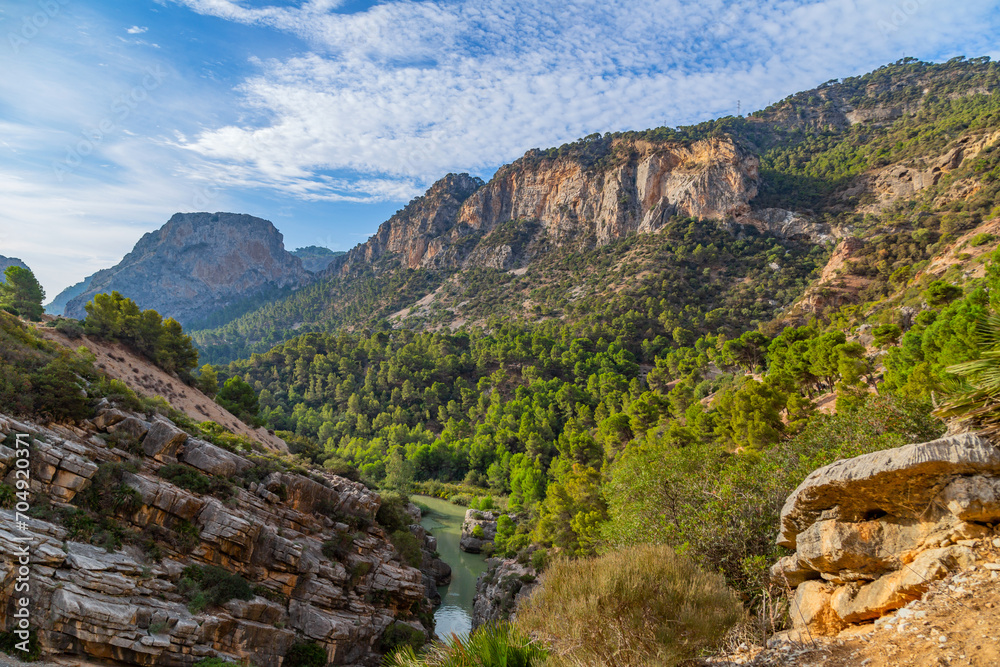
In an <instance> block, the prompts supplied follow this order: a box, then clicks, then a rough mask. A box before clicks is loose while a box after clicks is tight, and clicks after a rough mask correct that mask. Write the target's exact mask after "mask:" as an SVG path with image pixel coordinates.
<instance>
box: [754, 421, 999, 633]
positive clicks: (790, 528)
mask: <svg viewBox="0 0 1000 667" xmlns="http://www.w3.org/2000/svg"><path fill="white" fill-rule="evenodd" d="M996 522H1000V448H997V447H996V446H995V445H993V444H992V443H989V442H987V441H985V440H982V439H980V438H978V437H976V436H974V435H959V436H952V437H948V438H943V439H941V440H935V441H933V442H927V443H922V444H916V445H907V446H905V447H899V448H897V449H891V450H886V451H882V452H875V453H872V454H867V455H864V456H859V457H856V458H853V459H847V460H843V461H837V462H836V463H833V464H831V465H828V466H825V467H823V468H820V469H819V470H816V471H814V472H813V473H812V474H810V475H809V477H807V478H806V479H805V481H803V482H802V484H801V485H799V487H798V488H797V489H796V490H795V491H794V492H793V493H792V495H791V496H789V498H788V500H787V501H786V503H785V506H784V508H783V509H782V512H781V533H780V535H779V538H778V543H779V544H782V545H783V546H786V547H789V548H792V549H795V553H794V554H793V555H791V556H786V557H784V558H782V559H781V560H780V561H779V562H778V563H777V564H776V565H775V566H774V567H773V568H772V570H771V575H772V579H773V580H774V581H775V583H777V584H779V585H781V586H786V585H787V586H788V587H790V588H795V589H796V591H795V596H794V599H793V604H792V609H791V618H792V621H793V623H794V624H795V625H796V627H799V628H808V629H809V630H810V631H812V632H815V633H819V634H833V633H836V632H838V631H839V630H841V629H842V628H844V627H845V626H846V625H847V624H850V623H857V622H861V621H867V620H871V619H875V618H879V617H880V616H882V615H884V614H886V613H888V612H890V611H893V610H895V609H899V608H901V607H903V606H904V605H906V604H907V603H908V602H910V601H911V600H915V599H917V598H919V597H920V596H921V595H922V594H923V592H924V591H925V590H927V587H928V586H929V585H930V584H931V583H932V582H933V581H935V580H937V579H940V578H942V577H944V576H946V575H947V574H948V573H949V572H954V571H956V570H962V569H966V568H968V567H969V566H971V565H973V564H974V563H975V555H974V552H973V550H972V547H974V546H976V544H977V540H978V539H980V538H982V537H984V536H986V535H988V534H989V531H990V527H989V524H994V523H996Z"/></svg>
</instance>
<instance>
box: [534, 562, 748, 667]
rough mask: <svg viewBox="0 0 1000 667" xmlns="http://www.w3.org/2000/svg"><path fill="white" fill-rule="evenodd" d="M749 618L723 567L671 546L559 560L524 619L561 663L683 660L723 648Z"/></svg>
mask: <svg viewBox="0 0 1000 667" xmlns="http://www.w3.org/2000/svg"><path fill="white" fill-rule="evenodd" d="M742 618H743V609H742V605H741V604H740V601H739V598H738V597H737V596H736V594H735V593H734V592H733V591H732V590H730V589H729V588H728V587H727V586H726V582H725V579H724V578H723V577H722V576H721V575H719V574H716V573H709V572H705V571H704V570H701V569H699V568H698V566H697V565H695V563H694V561H692V560H690V559H688V558H685V557H683V556H679V555H677V554H676V553H674V551H673V550H672V549H670V548H669V547H666V546H653V545H643V546H638V547H631V548H628V549H624V550H622V551H617V552H613V553H610V554H607V555H604V556H600V557H597V558H593V559H590V560H577V561H567V560H560V561H556V562H554V563H552V564H551V565H550V566H549V569H548V571H547V573H546V575H545V585H544V586H542V587H541V588H540V589H539V590H538V591H536V592H535V593H534V594H533V595H532V596H531V597H530V598H529V599H528V600H527V601H526V602H525V603H524V604H522V606H521V608H520V609H519V610H518V614H517V626H518V628H520V629H521V630H522V631H524V632H527V633H529V634H532V635H533V636H536V637H540V638H542V639H543V640H544V641H546V642H547V643H549V644H550V645H551V647H552V652H553V656H552V664H554V665H584V664H585V665H621V666H623V667H627V666H631V665H636V666H639V665H650V664H656V665H676V664H678V663H679V662H680V661H682V660H688V659H692V658H695V657H697V656H698V654H699V653H701V652H702V651H703V650H706V649H711V648H713V647H715V646H716V645H717V644H718V643H719V642H720V641H721V640H722V638H723V636H724V635H725V633H726V631H727V630H728V629H729V628H730V627H732V626H733V625H735V624H736V623H737V622H738V621H740V620H741V619H742Z"/></svg>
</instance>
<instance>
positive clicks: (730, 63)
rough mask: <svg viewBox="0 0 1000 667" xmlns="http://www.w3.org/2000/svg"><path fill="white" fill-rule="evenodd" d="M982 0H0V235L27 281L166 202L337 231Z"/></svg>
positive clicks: (91, 260) (291, 230) (983, 13)
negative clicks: (453, 175)
mask: <svg viewBox="0 0 1000 667" xmlns="http://www.w3.org/2000/svg"><path fill="white" fill-rule="evenodd" d="M998 4H1000V2H997V1H992V2H988V1H985V0H964V1H963V2H961V3H957V2H954V1H953V0H814V1H806V0H776V1H771V2H748V1H739V0H736V1H732V2H722V1H720V0H645V1H644V0H594V1H591V0H504V1H503V2H497V1H495V0H420V1H414V0H384V1H379V2H376V1H371V0H309V1H304V2H303V1H298V0H263V1H257V0H128V1H127V2H126V1H124V0H0V255H6V256H13V257H19V258H21V259H23V260H24V261H25V262H26V263H27V264H28V265H29V266H30V267H31V268H32V269H33V270H34V271H35V273H36V275H37V276H38V278H39V280H40V281H41V283H42V285H43V286H44V288H45V290H46V292H47V294H48V297H49V298H51V297H54V296H55V295H56V294H57V293H58V292H59V291H61V290H62V289H63V288H65V287H66V286H68V285H71V284H73V283H75V282H77V281H79V280H82V279H83V278H84V277H85V276H87V275H89V274H91V273H93V272H95V271H97V270H99V269H102V268H106V267H109V266H112V265H114V264H116V263H117V262H118V261H119V260H120V259H121V258H122V257H123V256H124V255H125V254H126V253H127V252H128V251H129V250H131V248H132V246H133V245H134V244H135V242H136V241H137V240H138V239H139V238H140V237H141V236H142V235H143V234H144V233H146V232H149V231H152V230H154V229H156V228H158V227H160V226H161V225H163V224H164V223H165V222H166V221H167V220H168V219H169V218H170V216H171V215H172V214H173V213H175V212H178V211H183V212H188V211H230V212H237V213H249V214H251V215H256V216H259V217H262V218H266V219H268V220H271V221H272V222H273V223H274V224H275V226H276V227H277V228H278V229H279V230H280V231H281V232H282V233H283V234H284V237H285V246H286V247H287V248H289V249H293V248H297V247H301V246H306V245H321V246H326V247H329V248H331V249H333V250H346V249H348V248H351V247H353V246H354V245H356V244H357V243H360V242H362V241H364V240H365V239H366V238H367V237H368V236H369V235H370V234H372V233H373V232H374V231H375V230H376V229H377V227H378V225H379V223H381V222H382V221H384V220H385V219H386V218H388V217H389V216H390V215H392V213H393V212H395V211H396V210H398V209H400V208H402V207H403V206H404V205H405V204H406V202H408V201H409V200H410V199H411V198H413V197H415V196H417V195H419V194H421V193H422V192H423V191H424V190H425V189H426V188H427V187H428V186H430V185H431V184H432V183H433V182H434V181H436V180H437V179H439V178H441V177H442V176H444V175H445V174H447V173H448V172H469V173H472V174H474V175H478V176H481V177H483V178H485V179H488V178H489V177H490V176H491V175H492V174H493V173H494V172H495V171H496V169H497V168H498V167H499V166H500V165H502V164H504V163H506V162H509V161H511V160H513V159H516V158H517V157H519V156H520V155H522V154H523V153H524V152H525V151H526V150H528V149H531V148H535V147H538V148H544V147H549V146H558V145H560V144H562V143H565V142H567V141H573V140H575V139H577V138H579V137H583V136H586V135H588V134H591V133H593V132H607V131H617V130H627V129H645V128H648V127H656V126H660V125H669V126H677V125H686V124H691V123H695V122H699V121H703V120H708V119H711V118H717V117H720V116H726V115H731V114H735V113H736V110H737V104H739V105H740V108H741V109H742V111H743V112H744V113H747V112H750V111H753V110H755V109H760V108H763V107H766V106H767V105H768V104H770V103H772V102H776V101H778V100H781V99H783V98H784V97H786V96H788V95H789V94H791V93H794V92H796V91H799V90H805V89H809V88H812V87H814V86H816V85H818V84H820V83H822V82H825V81H828V80H830V79H834V78H843V77H847V76H854V75H858V74H862V73H864V72H867V71H870V70H872V69H875V68H877V67H879V66H881V65H884V64H886V63H889V62H893V61H895V60H898V59H899V58H901V57H903V56H911V57H916V58H920V59H922V60H931V61H941V60H947V59H949V58H951V57H953V56H958V55H965V56H968V57H975V56H983V55H988V56H991V57H993V58H997V57H998V56H1000V52H998V48H997V46H996V40H995V36H996V35H997V34H998V32H1000V31H998V28H1000V7H998Z"/></svg>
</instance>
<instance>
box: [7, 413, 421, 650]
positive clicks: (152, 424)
mask: <svg viewBox="0 0 1000 667" xmlns="http://www.w3.org/2000/svg"><path fill="white" fill-rule="evenodd" d="M13 434H25V435H27V436H29V437H30V441H31V450H30V459H31V490H32V504H33V505H35V506H37V508H38V509H41V510H43V511H42V512H41V513H37V514H34V518H32V519H30V520H29V521H27V522H26V526H25V527H24V528H23V529H17V528H15V521H14V513H13V512H12V511H8V510H2V511H0V520H2V525H0V553H2V554H4V556H5V558H3V559H2V561H0V578H2V582H3V586H2V588H0V590H2V593H0V624H2V627H5V628H9V627H11V624H12V622H13V619H12V616H11V614H12V613H13V612H14V609H15V604H14V602H13V601H12V596H14V595H15V593H14V582H15V578H16V576H17V560H16V558H13V555H14V554H16V553H19V549H20V548H21V545H22V544H27V545H28V548H29V550H30V552H31V554H32V566H31V567H32V570H31V572H32V589H31V606H30V609H31V610H32V622H33V624H34V625H35V627H36V628H37V630H38V638H39V640H40V644H41V647H42V650H43V652H44V653H45V654H47V655H56V654H72V655H76V656H80V657H84V658H85V659H90V660H112V661H116V662H118V663H125V664H134V665H167V666H170V667H181V666H189V665H192V664H194V663H195V662H196V661H197V660H199V659H201V658H204V657H211V656H218V657H221V658H224V659H226V660H230V661H233V662H239V661H241V660H249V661H251V662H252V663H253V664H255V665H260V666H261V667H279V666H280V665H281V664H282V661H283V659H284V656H285V654H286V652H287V651H288V650H289V648H290V647H291V646H293V645H294V644H296V643H299V642H303V641H311V642H315V643H317V644H318V645H319V646H320V647H322V649H323V650H324V651H325V652H326V654H327V660H328V661H329V662H330V663H332V664H334V665H376V664H378V663H379V661H380V658H381V656H380V653H379V647H380V640H381V639H382V635H383V633H384V632H385V631H386V629H387V628H388V627H390V626H393V625H399V624H405V625H408V626H410V627H412V628H414V629H415V630H419V632H421V633H423V634H424V636H425V637H429V636H430V634H431V632H432V628H431V627H425V626H423V625H421V621H420V619H428V618H429V612H430V608H431V607H430V603H429V601H428V600H427V598H426V590H425V584H424V577H423V575H422V573H421V572H420V571H419V570H417V569H414V568H412V567H409V566H408V565H405V564H404V563H403V562H402V561H401V559H400V555H399V553H398V552H397V551H396V550H395V548H394V547H393V546H392V544H391V543H390V542H389V541H388V539H387V536H386V533H385V531H384V530H383V529H382V528H381V527H379V526H378V525H377V524H376V523H375V522H374V518H375V514H376V512H377V511H378V508H379V505H380V502H381V501H380V499H379V497H378V496H377V495H375V494H374V493H372V492H370V491H368V490H367V489H366V488H365V487H363V486H362V485H360V484H357V483H354V482H350V481H348V480H345V479H343V478H339V477H334V476H330V477H329V478H328V479H322V478H311V477H306V476H304V475H301V474H293V473H288V472H282V471H280V470H276V471H273V472H268V471H267V470H266V469H265V470H263V471H261V468H260V467H259V466H260V463H259V460H258V461H255V460H251V459H249V458H247V457H246V456H243V455H242V454H237V453H233V452H230V451H227V450H225V449H222V448H220V447H217V446H215V445H213V444H211V443H208V442H205V441H202V440H198V439H196V438H193V437H190V436H188V435H187V434H186V433H184V432H183V431H181V430H180V429H179V428H177V427H176V426H175V425H173V424H172V423H171V422H169V421H168V420H166V419H164V418H162V417H154V418H153V419H152V420H150V419H147V418H146V417H145V416H144V415H137V414H129V413H126V412H123V411H120V410H116V409H112V408H110V407H108V406H105V408H103V409H102V410H101V411H100V413H99V416H98V417H96V418H95V419H94V420H93V422H91V423H88V424H86V426H85V428H76V427H62V426H55V425H50V426H48V427H42V426H40V425H37V424H34V423H21V422H18V421H16V420H14V419H11V418H9V417H4V416H0V438H4V437H6V440H5V441H4V443H5V444H3V445H0V476H2V477H3V479H4V481H5V483H7V484H13V483H14V482H15V471H16V463H15V461H16V456H15V451H14V447H15V446H16V444H15V442H14V440H15V438H14V437H13ZM118 447H127V449H128V451H125V450H124V449H119V448H118ZM165 464H174V465H175V466H176V465H177V464H183V466H184V467H185V469H187V470H189V471H190V472H189V473H188V474H189V475H192V474H194V473H195V472H198V473H200V474H202V475H205V476H207V477H209V478H210V479H213V480H219V481H221V480H227V481H229V482H230V483H231V484H232V486H233V489H232V494H233V495H231V497H228V498H227V497H226V496H227V495H228V494H221V495H207V494H202V493H197V492H194V491H191V490H189V489H188V488H184V487H181V486H177V485H175V484H173V483H171V482H169V481H167V479H165V478H163V477H161V476H160V475H159V474H158V471H159V470H160V469H161V468H162V466H163V465H165ZM109 474H117V475H118V478H117V479H120V483H119V484H118V485H117V486H115V487H113V488H112V490H111V491H110V492H109V493H108V496H107V497H106V498H102V501H106V502H107V503H112V502H113V498H126V499H129V498H131V499H132V500H130V501H129V502H126V503H124V504H121V505H117V506H116V507H118V509H117V510H115V509H108V510H107V511H106V514H105V516H106V520H107V521H111V522H112V523H113V524H114V525H117V526H118V527H119V528H120V529H121V531H122V532H121V534H122V535H124V536H125V537H124V541H125V543H126V545H125V546H124V547H123V548H122V547H119V548H117V549H115V548H114V545H113V544H112V545H111V546H110V547H109V548H108V549H107V550H106V549H105V548H103V547H98V546H94V545H92V544H90V543H88V542H87V540H88V534H87V531H86V529H84V531H81V529H80V524H71V523H66V521H65V519H64V518H63V517H65V516H67V514H66V513H67V512H68V513H70V514H74V513H76V512H78V511H79V510H77V509H76V508H75V506H74V505H71V504H70V503H72V502H73V501H75V500H77V501H78V498H77V496H78V495H79V494H80V493H81V492H84V491H86V490H87V489H88V488H89V487H90V486H91V485H92V484H98V483H101V482H99V481H98V480H100V479H102V478H103V479H107V475H109ZM98 488H103V487H98ZM103 520H104V519H102V521H103ZM64 523H65V525H63V524H64ZM92 530H94V531H95V532H96V528H95V529H92ZM130 534H131V535H134V536H135V537H134V538H128V535H130ZM190 565H215V566H219V567H221V568H224V569H225V570H226V571H228V572H229V573H232V574H235V575H239V576H240V577H242V578H243V579H245V580H246V581H247V582H249V584H250V585H251V586H253V587H254V588H253V591H254V594H253V596H252V598H251V599H249V600H243V599H232V600H229V601H228V602H224V603H223V604H219V605H212V604H209V605H208V606H205V607H204V608H201V609H198V608H195V607H194V606H190V605H189V602H190V600H191V599H192V598H191V596H190V595H186V594H185V590H187V589H186V588H185V586H188V584H185V583H182V580H184V579H185V577H188V576H190V575H188V574H185V572H184V570H185V567H187V566H190Z"/></svg>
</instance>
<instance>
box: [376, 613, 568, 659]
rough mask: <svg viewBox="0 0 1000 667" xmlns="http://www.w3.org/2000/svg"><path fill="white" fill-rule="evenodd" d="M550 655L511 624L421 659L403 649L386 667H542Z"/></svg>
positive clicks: (455, 640)
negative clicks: (497, 666)
mask: <svg viewBox="0 0 1000 667" xmlns="http://www.w3.org/2000/svg"><path fill="white" fill-rule="evenodd" d="M547 655H548V653H547V651H546V650H545V648H543V647H542V646H541V644H539V643H538V642H536V641H535V640H534V639H532V638H531V637H529V636H528V635H526V634H524V633H522V632H519V631H518V630H517V629H515V628H514V627H513V626H511V625H510V624H509V623H497V624H493V625H485V626H483V627H481V628H479V629H478V630H476V631H475V632H474V633H472V635H471V636H470V637H469V638H468V639H463V638H461V637H455V636H453V637H452V638H451V640H450V641H447V642H441V641H438V642H434V643H433V644H431V645H430V646H429V647H428V648H427V650H426V651H425V652H424V654H423V655H422V656H421V657H417V654H416V652H415V650H414V648H413V647H412V646H403V647H401V648H400V649H399V650H397V651H396V652H395V653H394V654H392V655H391V656H389V657H388V658H386V661H385V663H384V664H385V665H386V667H487V666H488V667H493V666H494V665H505V666H506V667H538V666H540V665H542V664H546V663H545V658H546V656H547Z"/></svg>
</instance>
